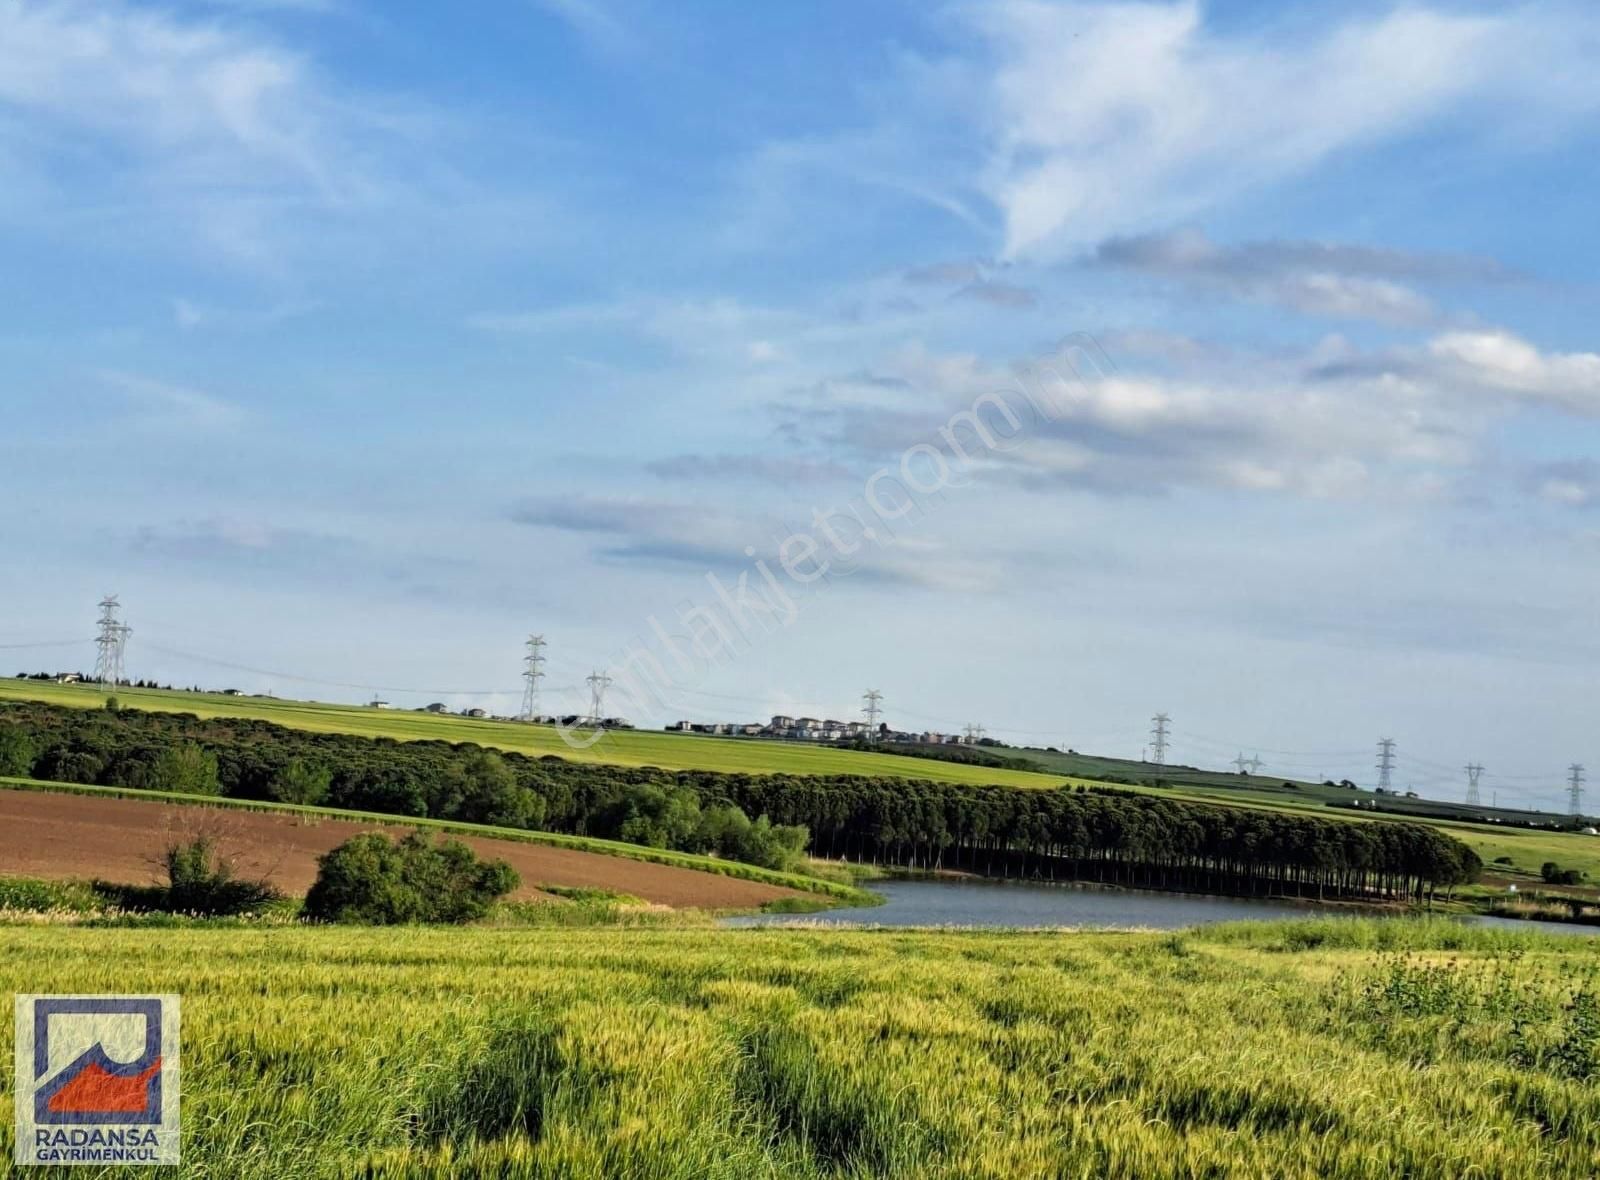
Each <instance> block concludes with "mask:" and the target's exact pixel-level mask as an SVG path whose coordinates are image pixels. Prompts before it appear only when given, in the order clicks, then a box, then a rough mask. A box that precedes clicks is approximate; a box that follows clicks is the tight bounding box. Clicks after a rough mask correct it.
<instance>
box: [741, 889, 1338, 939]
mask: <svg viewBox="0 0 1600 1180" xmlns="http://www.w3.org/2000/svg"><path fill="white" fill-rule="evenodd" d="M869 888H870V889H871V890H872V891H873V892H874V893H877V894H881V895H882V896H883V898H884V904H883V905H881V906H876V907H874V908H872V909H842V910H828V911H826V912H824V913H819V914H755V915H751V916H749V917H742V918H729V919H728V920H727V922H728V924H729V925H734V926H782V925H788V924H791V923H796V922H799V923H826V924H828V925H839V926H1013V927H1015V926H1091V927H1112V928H1127V927H1130V926H1138V927H1143V928H1145V929H1152V930H1178V929H1181V928H1183V927H1185V926H1197V925H1199V924H1201V923H1203V922H1238V921H1243V920H1247V919H1252V918H1254V919H1257V920H1263V919H1272V918H1304V917H1308V916H1311V915H1315V914H1347V913H1350V912H1351V911H1349V910H1345V909H1339V908H1335V907H1332V906H1316V905H1297V904H1294V903H1291V902H1286V901H1251V900H1248V899H1246V898H1239V897H1201V896H1198V895H1194V894H1178V893H1155V892H1142V891H1134V890H1112V889H1090V888H1082V887H1078V886H1072V885H1024V884H1018V883H1012V882H987V881H986V882H969V881H959V882H956V881H875V882H873V883H872V884H871V885H870V886H869Z"/></svg>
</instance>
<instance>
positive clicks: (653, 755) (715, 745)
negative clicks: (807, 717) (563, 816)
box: [0, 680, 1065, 787]
mask: <svg viewBox="0 0 1600 1180" xmlns="http://www.w3.org/2000/svg"><path fill="white" fill-rule="evenodd" d="M116 696H117V700H118V701H119V702H121V703H122V704H123V705H125V706H127V707H128V708H134V709H150V710H155V711H159V712H168V713H194V714H196V715H197V716H200V717H249V718H254V719H255V720H258V721H271V722H273V723H275V724H278V725H287V726H290V727H292V728H295V729H305V730H312V731H315V732H319V733H353V734H358V735H360V736H362V737H388V738H395V739H398V740H400V741H421V740H430V741H441V742H477V743H478V744H479V745H482V746H493V747H495V748H496V749H501V750H514V751H516V752H518V753H521V754H531V755H534V756H539V755H542V754H554V755H556V756H558V757H561V758H566V759H569V760H571V761H574V762H603V763H608V764H610V765H612V766H659V767H661V768H662V769H664V770H694V769H699V770H717V771H723V772H725V773H729V774H741V773H742V774H859V775H865V776H874V775H879V776H894V777H898V778H923V779H932V780H934V781H937V782H951V783H994V784H999V785H1002V786H1012V787H1055V786H1060V785H1061V783H1062V782H1063V781H1065V780H1064V779H1063V778H1062V777H1061V776H1056V775H1048V774H1034V773H1029V772H1026V771H1016V770H996V769H990V768H985V767H981V766H959V765H956V764H954V763H948V762H934V761H930V760H926V759H910V758H899V757H896V756H895V755H893V754H877V753H870V752H863V751H857V750H839V749H831V748H828V747H823V746H811V745H802V744H800V743H798V742H780V741H765V740H761V739H756V738H711V737H701V736H698V735H694V734H676V733H663V732H655V731H647V730H614V731H611V732H608V733H607V734H606V735H605V736H604V737H602V738H601V739H600V740H599V741H598V742H596V743H595V744H594V745H593V746H590V747H589V748H588V749H583V750H577V749H573V748H572V747H571V746H569V745H567V743H566V742H564V741H563V740H562V738H561V735H560V734H559V733H557V732H556V730H555V729H553V728H551V727H550V726H545V725H523V724H521V723H519V722H505V721H475V720H472V719H470V718H465V717H449V716H435V715H434V714H431V713H413V712H406V711H401V710H387V709H371V708H363V707H360V706H353V705H328V704H321V703H318V702H315V701H290V700H279V699H276V698H267V697H230V696H223V695H222V694H220V693H190V692H169V691H165V690H160V689H129V688H123V689H118V690H117V693H116ZM0 699H11V700H33V701H48V702H50V703H52V704H58V705H68V706H76V707H79V708H85V709H98V708H100V707H101V706H102V705H104V704H105V699H106V693H105V692H104V691H103V690H101V689H100V688H98V687H96V686H93V685H78V684H54V683H51V682H48V681H38V680H0Z"/></svg>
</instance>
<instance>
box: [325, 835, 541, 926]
mask: <svg viewBox="0 0 1600 1180" xmlns="http://www.w3.org/2000/svg"><path fill="white" fill-rule="evenodd" d="M518 883H519V878H518V877H517V874H516V872H515V871H514V870H513V869H512V867H511V866H510V865H508V864H506V863H505V861H501V860H496V861H482V860H479V859H478V857H477V856H475V855H474V854H473V851H472V849H470V848H468V847H467V846H466V845H465V844H463V843H461V842H460V841H459V840H445V841H442V842H440V843H434V842H433V841H431V840H429V839H428V837H427V836H426V835H424V834H423V833H422V832H413V833H411V834H410V835H409V836H407V837H405V839H403V840H400V841H398V842H397V841H393V840H390V839H389V837H387V836H385V835H383V834H382V833H381V832H367V833H365V834H364V835H360V836H355V837H352V838H351V839H349V840H346V841H345V842H344V843H343V844H341V845H339V847H337V848H335V849H334V850H333V851H332V852H329V853H328V854H327V855H326V856H323V857H322V858H321V860H319V861H318V870H317V880H316V883H315V884H313V885H312V886H311V892H310V893H308V894H307V895H306V903H305V910H304V913H305V916H306V917H308V918H311V919H313V920H316V921H322V922H355V923H366V924H369V925H374V926H393V925H399V924H403V923H407V922H473V921H477V920H478V919H480V918H482V917H484V915H486V914H487V913H488V912H489V907H490V906H491V905H492V904H493V903H494V902H495V900H496V899H498V898H500V897H504V896H505V895H506V894H507V893H510V892H511V891H512V890H513V889H515V888H516V887H517V885H518Z"/></svg>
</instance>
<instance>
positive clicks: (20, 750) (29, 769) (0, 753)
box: [0, 725, 38, 778]
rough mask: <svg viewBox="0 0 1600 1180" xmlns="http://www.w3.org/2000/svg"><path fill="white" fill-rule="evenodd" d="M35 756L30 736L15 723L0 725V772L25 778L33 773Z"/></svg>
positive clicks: (36, 755) (35, 752) (36, 751)
mask: <svg viewBox="0 0 1600 1180" xmlns="http://www.w3.org/2000/svg"><path fill="white" fill-rule="evenodd" d="M37 757H38V750H37V748H36V747H35V746H34V744H33V739H32V738H31V737H29V736H28V735H27V734H26V733H24V732H23V731H22V730H21V729H20V728H18V727H17V726H15V725H4V726H0V774H5V775H10V776H12V777H13V778H26V777H27V776H28V775H30V774H32V773H33V763H34V759H35V758H37Z"/></svg>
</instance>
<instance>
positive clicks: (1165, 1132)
mask: <svg viewBox="0 0 1600 1180" xmlns="http://www.w3.org/2000/svg"><path fill="white" fill-rule="evenodd" d="M1326 925H1327V926H1329V927H1330V930H1329V931H1328V932H1327V937H1325V938H1322V939H1321V941H1320V944H1318V945H1313V942H1314V941H1315V940H1313V939H1309V938H1306V937H1304V936H1303V934H1304V929H1305V927H1306V926H1307V924H1302V923H1288V924H1284V925H1280V926H1273V927H1266V928H1259V929H1257V930H1254V931H1247V930H1241V929H1232V930H1228V929H1223V930H1218V931H1212V932H1195V933H1189V934H1184V935H1160V934H1150V935H1146V934H1095V935H1082V934H1080V935H1052V934H1042V933H1017V934H996V933H957V932H885V931H878V932H872V931H841V930H833V931H818V930H803V931H797V930H779V929H760V930H738V931H732V930H704V929H666V930H650V929H588V930H564V929H545V930H528V929H494V928H476V929H468V930H437V929H408V930H399V931H396V930H349V929H343V930H340V929H307V928H236V929H223V928H215V929H210V928H199V927H190V928H183V929H171V930H149V929H140V930H114V929H111V930H108V929H101V930H88V929H82V928H77V927H63V928H52V929H40V928H20V929H18V928H12V929H6V930H3V931H0V986H3V987H5V988H6V989H9V990H17V991H44V992H48V991H99V990H107V991H177V992H180V993H181V994H182V995H183V997H184V1005H185V1006H184V1013H183V1020H184V1046H183V1052H184V1059H183V1070H184V1095H183V1102H184V1153H185V1155H184V1161H185V1162H184V1165H183V1168H182V1174H184V1175H188V1176H197V1177H198V1176H204V1177H229V1178H233V1177H238V1178H241V1180H243V1178H250V1177H262V1178H266V1177H273V1178H276V1177H291V1176H292V1177H296V1178H299V1177H341V1178H342V1177H351V1176H355V1177H363V1176H364V1177H372V1178H377V1177H383V1178H389V1180H415V1178H420V1177H447V1176H484V1177H491V1176H492V1177H502V1176H503V1177H640V1178H645V1180H668V1178H677V1177H682V1178H684V1180H689V1178H696V1180H698V1178H701V1177H711V1178H727V1180H734V1178H740V1180H742V1178H744V1177H800V1178H808V1180H810V1178H821V1177H866V1176H888V1177H904V1178H908V1180H909V1178H912V1177H916V1178H919V1180H920V1178H922V1177H947V1178H951V1180H957V1178H959V1180H968V1178H982V1177H992V1178H995V1180H1000V1178H1005V1180H1011V1178H1014V1177H1023V1178H1025V1177H1038V1178H1040V1180H1045V1178H1049V1180H1054V1178H1056V1177H1084V1178H1088V1177H1123V1178H1128V1180H1134V1178H1137V1180H1177V1178H1179V1177H1183V1178H1188V1177H1195V1176H1213V1177H1262V1178H1266V1177H1274V1178H1276V1177H1302V1178H1306V1180H1309V1178H1312V1177H1319V1178H1320V1177H1337V1178H1362V1180H1380V1178H1382V1180H1387V1178H1388V1177H1392V1176H1407V1177H1415V1178H1430V1177H1431V1178H1438V1180H1446V1178H1448V1180H1455V1178H1457V1177H1465V1176H1485V1177H1488V1176H1492V1177H1502V1178H1526V1180H1535V1178H1539V1180H1544V1178H1548V1177H1591V1176H1593V1175H1595V1174H1596V1171H1597V1160H1600V1155H1597V1153H1600V1084H1597V1080H1596V1079H1595V1078H1594V1077H1593V1074H1592V1069H1593V1066H1594V1060H1595V1059H1594V1054H1595V1053H1596V1052H1597V1051H1600V1046H1597V1045H1596V1044H1595V1040H1596V1038H1597V1037H1600V1027H1596V1023H1595V1021H1596V1015H1595V1011H1594V1008H1593V1006H1592V1004H1591V1002H1590V1001H1589V1000H1586V999H1583V998H1582V997H1584V996H1586V995H1589V994H1590V992H1591V991H1592V984H1593V978H1594V971H1595V968H1596V965H1597V963H1600V953H1597V948H1596V946H1595V945H1593V944H1591V943H1589V942H1588V940H1580V939H1573V938H1570V937H1568V938H1548V939H1538V938H1534V939H1532V940H1531V941H1527V942H1526V943H1524V944H1518V945H1517V946H1515V947H1513V946H1511V945H1510V944H1505V943H1502V942H1500V941H1497V939H1499V938H1500V935H1499V932H1494V931H1468V932H1467V933H1468V934H1469V935H1470V936H1471V940H1469V943H1460V942H1459V941H1458V940H1457V934H1458V933H1459V932H1460V931H1462V930H1464V929H1465V928H1462V927H1454V926H1445V925H1440V924H1435V923H1407V922H1390V923H1387V924H1384V925H1385V927H1386V928H1390V929H1395V930H1397V931H1400V932H1401V933H1400V934H1398V935H1395V936H1390V937H1393V938H1398V939H1399V940H1400V941H1401V942H1403V943H1404V944H1405V945H1406V946H1407V947H1409V948H1410V949H1409V950H1398V951H1395V952H1378V951H1375V950H1373V949H1372V948H1371V946H1370V945H1368V943H1369V941H1370V940H1372V939H1375V938H1377V937H1378V935H1376V934H1375V933H1374V932H1373V931H1371V930H1368V929H1367V924H1365V923H1360V922H1354V921H1352V922H1336V923H1328V924H1326ZM1297 929H1299V930H1300V931H1301V933H1300V934H1295V933H1294V931H1296V930H1297ZM1334 929H1337V930H1338V931H1339V933H1337V934H1334V933H1333V930H1334ZM1295 948H1299V949H1295ZM0 1027H3V1028H4V1032H3V1033H0V1037H5V1038H9V1036H10V1035H11V1030H10V1027H9V1022H6V1023H5V1024H4V1025H3V1026H0ZM9 1045H10V1042H9V1040H4V1041H3V1042H0V1060H4V1059H5V1058H6V1057H8V1056H9ZM7 1102H9V1095H7V1096H6V1097H5V1098H4V1099H0V1108H3V1107H4V1106H5V1104H6V1103H7ZM8 1114H9V1112H8V1111H7V1110H5V1109H0V1116H8ZM9 1128H10V1122H9V1117H3V1118H0V1150H3V1151H6V1152H9V1150H10V1143H9V1139H8V1138H7V1136H9V1134H10V1130H9ZM38 1174H39V1175H41V1176H49V1175H50V1172H49V1171H48V1170H44V1171H40V1172H39V1173H38ZM95 1174H96V1171H95V1170H94V1169H92V1168H80V1169H75V1170H73V1171H72V1172H71V1173H66V1172H63V1174H62V1175H63V1180H85V1178H86V1177H89V1176H93V1175H95Z"/></svg>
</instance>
